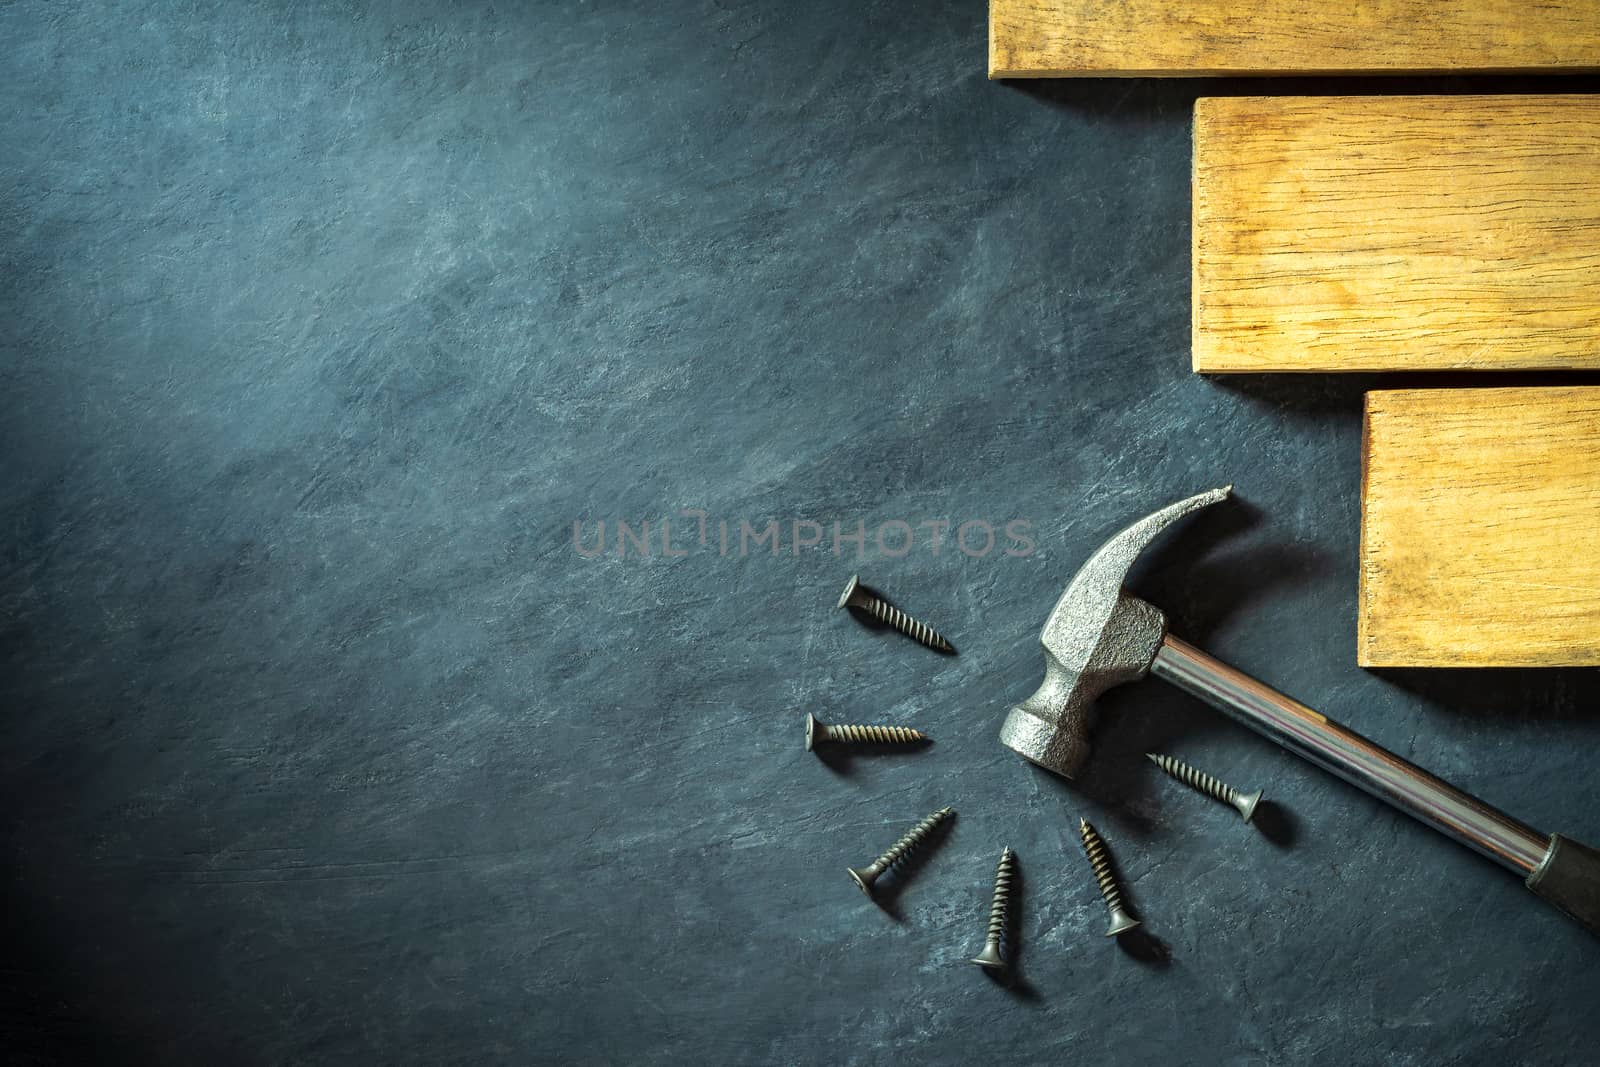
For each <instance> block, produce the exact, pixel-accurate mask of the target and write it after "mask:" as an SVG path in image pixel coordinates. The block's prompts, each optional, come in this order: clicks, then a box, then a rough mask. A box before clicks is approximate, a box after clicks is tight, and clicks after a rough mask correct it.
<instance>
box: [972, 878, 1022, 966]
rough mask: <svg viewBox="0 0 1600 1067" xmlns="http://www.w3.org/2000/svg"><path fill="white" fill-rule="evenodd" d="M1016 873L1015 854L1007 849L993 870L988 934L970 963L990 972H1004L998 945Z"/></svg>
mask: <svg viewBox="0 0 1600 1067" xmlns="http://www.w3.org/2000/svg"><path fill="white" fill-rule="evenodd" d="M1016 873H1017V854H1016V853H1015V852H1012V851H1011V849H1010V848H1007V849H1006V850H1005V851H1004V852H1002V853H1000V865H999V866H998V867H996V868H995V870H994V900H993V901H992V902H991V903H990V905H989V934H988V937H987V938H986V939H985V940H984V942H983V951H982V952H980V953H978V954H977V955H976V956H975V957H973V959H972V962H973V963H976V964H977V965H978V966H979V967H987V968H989V969H990V970H992V971H999V970H1004V969H1005V966H1006V961H1005V960H1003V959H1001V958H1000V943H1001V942H1002V941H1004V940H1005V935H1006V913H1007V912H1008V911H1009V910H1010V907H1011V879H1012V878H1013V877H1014V876H1015V875H1016Z"/></svg>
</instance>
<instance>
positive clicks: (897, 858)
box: [872, 808, 955, 871]
mask: <svg viewBox="0 0 1600 1067" xmlns="http://www.w3.org/2000/svg"><path fill="white" fill-rule="evenodd" d="M954 814H955V809H954V808H940V809H939V810H938V811H936V812H934V813H933V814H932V815H930V816H928V817H927V818H926V819H923V820H922V821H921V822H919V823H917V825H915V826H913V827H912V828H911V829H910V830H909V831H908V832H907V833H906V835H905V836H904V837H902V838H901V839H900V840H898V841H896V842H895V843H894V844H892V845H890V846H889V850H888V851H887V852H885V853H884V854H883V855H881V856H879V857H878V858H877V859H875V860H873V861H872V866H873V867H874V868H876V869H877V870H879V871H886V870H888V869H889V868H891V867H894V866H896V865H897V864H899V863H900V862H901V861H902V860H904V859H905V858H906V857H907V856H909V855H910V854H911V853H912V851H913V850H915V849H916V848H917V847H918V846H919V845H921V844H922V842H923V841H924V840H925V839H926V838H927V836H928V835H929V834H930V833H932V832H933V828H934V827H935V826H938V825H939V824H940V823H942V822H944V821H945V819H947V818H949V817H950V816H951V815H954Z"/></svg>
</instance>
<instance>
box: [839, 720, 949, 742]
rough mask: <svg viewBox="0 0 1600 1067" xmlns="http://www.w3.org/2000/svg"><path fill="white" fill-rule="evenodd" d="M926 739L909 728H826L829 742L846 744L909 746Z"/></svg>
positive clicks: (924, 735)
mask: <svg viewBox="0 0 1600 1067" xmlns="http://www.w3.org/2000/svg"><path fill="white" fill-rule="evenodd" d="M927 739H928V738H927V735H926V734H923V733H921V732H920V731H917V730H913V729H911V728H910V727H909V726H836V725H832V724H830V725H829V726H828V740H829V741H843V742H845V743H847V744H857V743H862V744H877V745H909V744H911V743H913V742H916V741H926V740H927Z"/></svg>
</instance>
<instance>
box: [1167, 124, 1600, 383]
mask: <svg viewBox="0 0 1600 1067" xmlns="http://www.w3.org/2000/svg"><path fill="white" fill-rule="evenodd" d="M1193 240H1194V287H1193V298H1194V320H1193V324H1194V349H1193V351H1194V369H1195V370H1196V371H1200V372H1204V373H1217V372H1248V371H1382V370H1442V369H1474V370H1512V369H1535V368H1540V369H1572V368H1591V369H1592V368H1600V96H1595V95H1570V96H1448V97H1444V96H1399V97H1395V96H1377V97H1321V98H1311V97H1272V98H1260V97H1254V98H1231V99H1220V98H1208V99H1202V100H1199V101H1197V102H1196V103H1195V116H1194V229H1193Z"/></svg>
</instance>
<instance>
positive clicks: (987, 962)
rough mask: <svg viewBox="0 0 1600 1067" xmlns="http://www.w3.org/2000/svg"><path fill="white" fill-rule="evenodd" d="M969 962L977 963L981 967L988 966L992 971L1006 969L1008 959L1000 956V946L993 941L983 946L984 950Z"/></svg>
mask: <svg viewBox="0 0 1600 1067" xmlns="http://www.w3.org/2000/svg"><path fill="white" fill-rule="evenodd" d="M968 962H971V963H976V964H977V965H978V966H979V967H987V968H988V969H989V970H991V971H1001V970H1005V966H1006V961H1005V960H1003V959H1001V958H1000V946H999V945H998V944H996V943H995V942H993V941H991V942H989V943H988V944H986V945H984V946H983V951H982V952H980V953H978V954H977V955H976V956H974V957H972V959H971V960H970V961H968Z"/></svg>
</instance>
